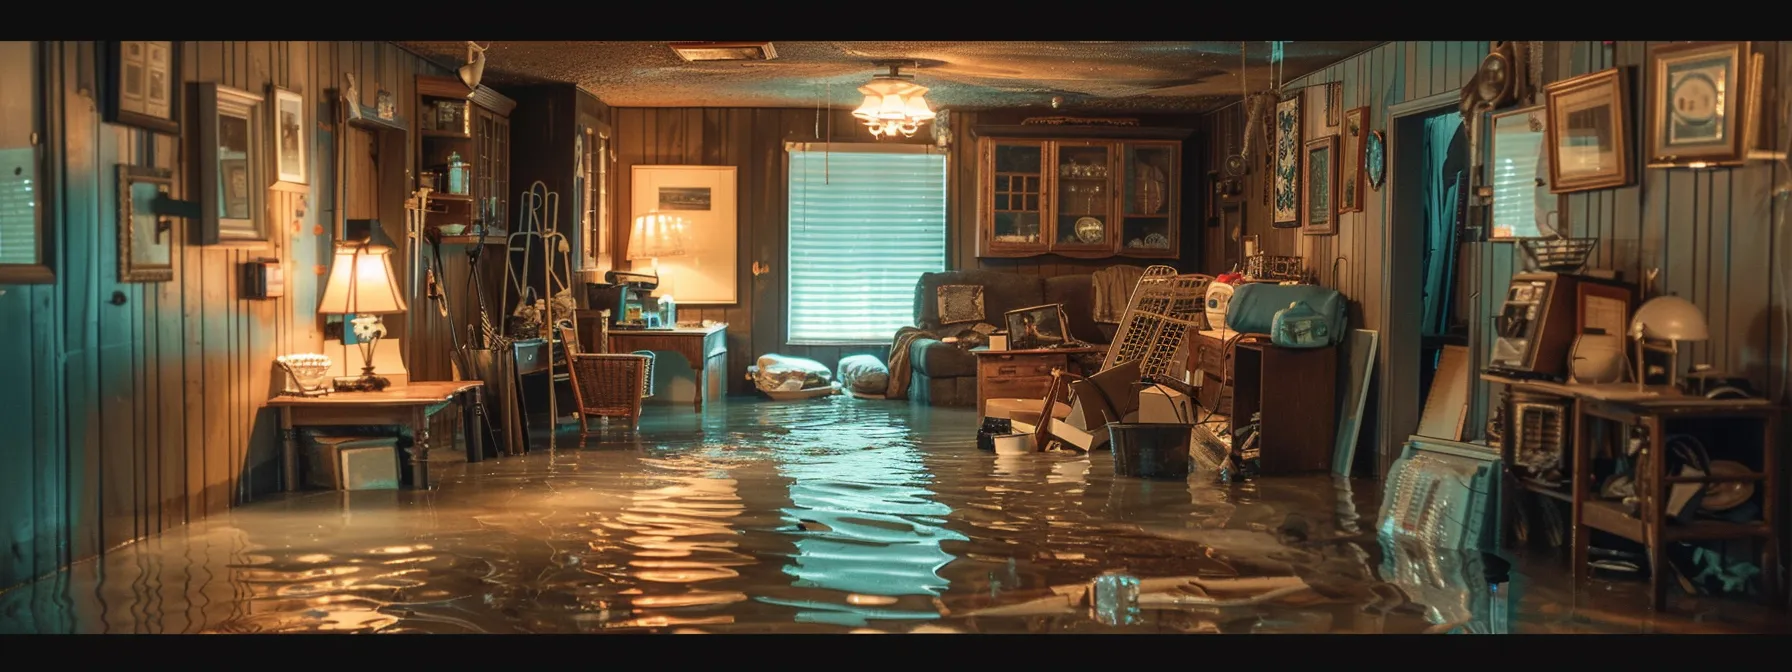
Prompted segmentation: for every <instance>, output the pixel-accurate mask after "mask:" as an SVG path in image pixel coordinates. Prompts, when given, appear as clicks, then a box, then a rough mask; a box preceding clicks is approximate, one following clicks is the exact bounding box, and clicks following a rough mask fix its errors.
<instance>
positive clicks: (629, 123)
mask: <svg viewBox="0 0 1792 672" xmlns="http://www.w3.org/2000/svg"><path fill="white" fill-rule="evenodd" d="M613 114H614V119H615V127H616V145H615V151H616V156H617V161H616V163H615V165H614V166H613V168H614V170H615V171H616V182H615V184H616V188H615V193H616V210H615V213H616V220H615V221H616V226H615V227H614V230H615V231H616V236H617V240H616V241H615V245H614V246H613V247H612V249H613V250H615V251H616V254H615V257H614V259H613V261H614V263H615V264H616V266H617V267H618V268H627V263H628V262H626V261H625V260H624V258H623V256H622V251H623V250H626V249H628V241H627V236H628V222H629V220H630V218H631V217H632V216H633V210H632V208H633V204H632V188H631V182H632V173H633V168H634V166H636V165H668V164H670V165H718V166H738V167H739V169H740V172H739V179H740V185H739V189H740V192H739V194H738V203H739V213H740V215H739V224H738V226H739V229H738V232H739V233H738V236H739V238H738V241H739V248H740V258H739V271H738V272H739V278H738V282H739V283H740V284H739V287H740V290H741V291H740V296H741V300H740V303H738V304H736V305H733V306H680V307H679V317H680V318H681V319H696V318H702V319H710V320H718V321H724V322H727V323H728V351H729V358H728V380H729V391H730V392H731V393H746V392H749V391H750V389H751V384H750V383H749V382H748V381H746V380H745V378H744V374H745V372H746V367H747V366H749V365H751V364H752V363H753V361H754V359H755V358H757V357H758V356H759V355H762V354H766V353H774V352H775V353H781V354H789V355H795V356H799V357H809V358H812V359H815V360H817V361H820V362H821V363H822V364H826V365H828V366H830V367H832V366H834V364H835V363H836V362H838V361H839V359H840V358H841V357H843V356H847V355H853V354H860V353H874V354H877V355H878V356H879V357H882V356H883V355H884V354H886V351H887V350H888V346H868V347H853V346H844V347H843V346H795V345H785V343H784V341H785V331H786V324H785V296H786V294H785V287H784V285H785V278H786V275H785V272H786V269H785V268H784V267H783V266H784V262H785V259H786V254H785V251H786V244H787V243H786V239H787V237H788V231H787V230H786V221H787V219H786V217H787V209H788V205H789V199H788V194H787V193H786V191H787V189H788V184H787V182H786V178H785V174H786V170H787V161H786V156H785V151H784V143H785V142H815V141H826V140H831V141H833V142H875V141H874V140H873V139H872V138H871V135H870V134H869V133H867V132H866V131H865V128H864V126H863V125H861V124H860V123H859V122H858V120H856V119H854V118H853V117H852V114H851V113H850V112H849V111H847V110H833V111H825V110H816V109H794V108H783V109H771V108H616V109H615V110H614V111H613ZM1039 114H1041V113H1040V112H1037V111H1033V112H1027V111H1001V112H966V111H956V110H955V111H952V112H951V114H950V117H951V121H950V124H949V126H948V129H949V131H950V134H951V142H950V154H949V157H948V159H947V171H948V185H947V205H946V209H947V215H946V228H947V242H946V248H947V249H946V261H947V267H948V268H989V269H995V270H1004V271H1011V272H1016V273H1027V274H1033V275H1045V276H1053V275H1062V274H1071V273H1088V272H1090V271H1093V270H1095V269H1098V268H1103V267H1106V266H1110V265H1113V264H1116V263H1134V264H1146V263H1154V262H1152V261H1149V260H1146V261H1141V260H1126V259H1114V260H1078V259H1068V258H1064V257H1059V256H1056V255H1049V256H1043V257H1037V258H1032V259H978V258H977V230H976V221H977V210H976V189H977V161H976V159H975V157H976V153H975V152H976V141H975V138H974V137H973V136H972V135H971V133H970V128H971V127H972V126H973V125H976V124H980V123H985V124H1016V123H1020V121H1021V120H1022V119H1024V118H1026V117H1030V116H1039ZM1140 121H1141V123H1144V124H1148V125H1165V126H1176V127H1180V128H1189V129H1197V128H1200V126H1198V124H1200V123H1202V122H1203V121H1204V119H1202V118H1200V117H1197V116H1193V115H1181V116H1161V115H1160V116H1151V117H1142V118H1141V119H1140ZM1195 135H1196V136H1199V135H1200V133H1198V132H1197V133H1196V134H1195ZM885 142H913V143H928V142H932V136H931V134H930V133H928V132H927V131H926V130H924V131H923V132H922V133H920V134H917V135H916V137H914V138H908V139H903V140H886V141H885ZM1200 147H1201V145H1200V144H1199V142H1198V137H1197V138H1194V139H1191V140H1190V141H1189V144H1188V145H1186V146H1185V147H1184V150H1183V152H1184V154H1183V156H1184V166H1185V170H1184V171H1183V174H1184V179H1183V184H1184V187H1183V189H1184V198H1185V199H1186V200H1185V201H1184V206H1183V212H1184V213H1185V214H1184V216H1183V227H1184V228H1183V231H1184V233H1183V241H1184V247H1183V257H1182V261H1177V262H1172V263H1175V264H1177V265H1178V268H1182V267H1184V266H1187V267H1189V268H1190V269H1191V270H1192V269H1193V268H1194V267H1195V266H1196V261H1195V260H1197V259H1199V255H1198V250H1199V249H1200V248H1199V245H1200V241H1199V240H1198V239H1199V235H1198V234H1195V233H1193V232H1195V231H1197V230H1199V229H1198V227H1202V226H1204V225H1205V215H1204V214H1202V213H1204V212H1205V210H1204V207H1205V206H1204V203H1203V202H1202V201H1200V200H1198V199H1199V197H1200V195H1201V193H1200V192H1201V189H1202V185H1203V184H1204V182H1203V181H1202V178H1201V177H1200V175H1201V173H1200V172H1199V171H1200V169H1201V166H1202V165H1203V162H1202V157H1203V152H1202V151H1201V150H1200ZM754 262H759V263H761V264H765V265H766V266H769V267H770V268H771V270H770V272H767V273H764V274H762V275H759V276H754V275H753V274H752V267H753V263H754Z"/></svg>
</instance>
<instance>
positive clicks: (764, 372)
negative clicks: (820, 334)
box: [753, 355, 834, 392]
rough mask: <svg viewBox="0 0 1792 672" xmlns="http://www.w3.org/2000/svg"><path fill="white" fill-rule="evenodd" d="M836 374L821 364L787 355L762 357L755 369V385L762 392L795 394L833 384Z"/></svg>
mask: <svg viewBox="0 0 1792 672" xmlns="http://www.w3.org/2000/svg"><path fill="white" fill-rule="evenodd" d="M833 377H834V374H833V372H832V371H829V370H828V367H825V366H822V365H821V362H817V361H815V360H813V359H803V358H801V357H789V356H785V355H761V356H760V357H759V362H758V366H756V367H755V368H754V373H753V384H754V385H755V386H757V387H758V388H759V389H761V390H766V391H768V392H769V391H777V390H784V391H790V392H794V391H797V390H806V389H810V388H815V387H827V386H828V385H830V384H832V383H833Z"/></svg>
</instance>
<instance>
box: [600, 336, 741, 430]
mask: <svg viewBox="0 0 1792 672" xmlns="http://www.w3.org/2000/svg"><path fill="white" fill-rule="evenodd" d="M609 337H610V352H635V351H637V350H650V351H663V352H676V353H678V354H680V355H684V358H685V360H686V361H688V362H690V364H691V369H692V370H694V371H696V373H697V395H696V396H697V402H696V408H697V411H698V412H702V411H703V402H704V401H705V400H706V399H707V400H710V401H714V400H716V399H720V398H722V386H723V385H724V384H725V383H724V382H723V381H724V380H725V379H726V378H727V377H728V376H727V368H728V325H726V324H715V325H710V326H707V327H675V328H672V329H611V330H610V333H609Z"/></svg>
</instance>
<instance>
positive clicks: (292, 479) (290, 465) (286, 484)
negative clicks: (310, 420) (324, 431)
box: [280, 408, 299, 492]
mask: <svg viewBox="0 0 1792 672" xmlns="http://www.w3.org/2000/svg"><path fill="white" fill-rule="evenodd" d="M280 487H281V489H283V490H285V491H287V492H293V491H295V490H298V489H299V432H298V430H296V429H293V426H292V409H290V408H282V409H280Z"/></svg>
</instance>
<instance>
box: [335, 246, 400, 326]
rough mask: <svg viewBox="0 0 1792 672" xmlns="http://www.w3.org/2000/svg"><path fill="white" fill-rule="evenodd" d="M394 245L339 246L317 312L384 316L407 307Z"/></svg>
mask: <svg viewBox="0 0 1792 672" xmlns="http://www.w3.org/2000/svg"><path fill="white" fill-rule="evenodd" d="M390 251H391V248H389V247H384V246H380V245H366V246H358V245H338V246H337V247H336V258H335V259H334V260H332V261H331V262H330V279H329V280H328V281H327V282H325V283H324V296H323V299H322V300H320V301H318V302H317V312H318V313H320V314H325V315H359V314H368V315H380V314H390V313H402V312H404V311H405V310H406V307H405V303H404V295H403V294H401V293H400V292H399V289H398V274H396V273H393V272H392V258H391V257H390V256H389V254H388V253H389V252H390Z"/></svg>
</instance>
